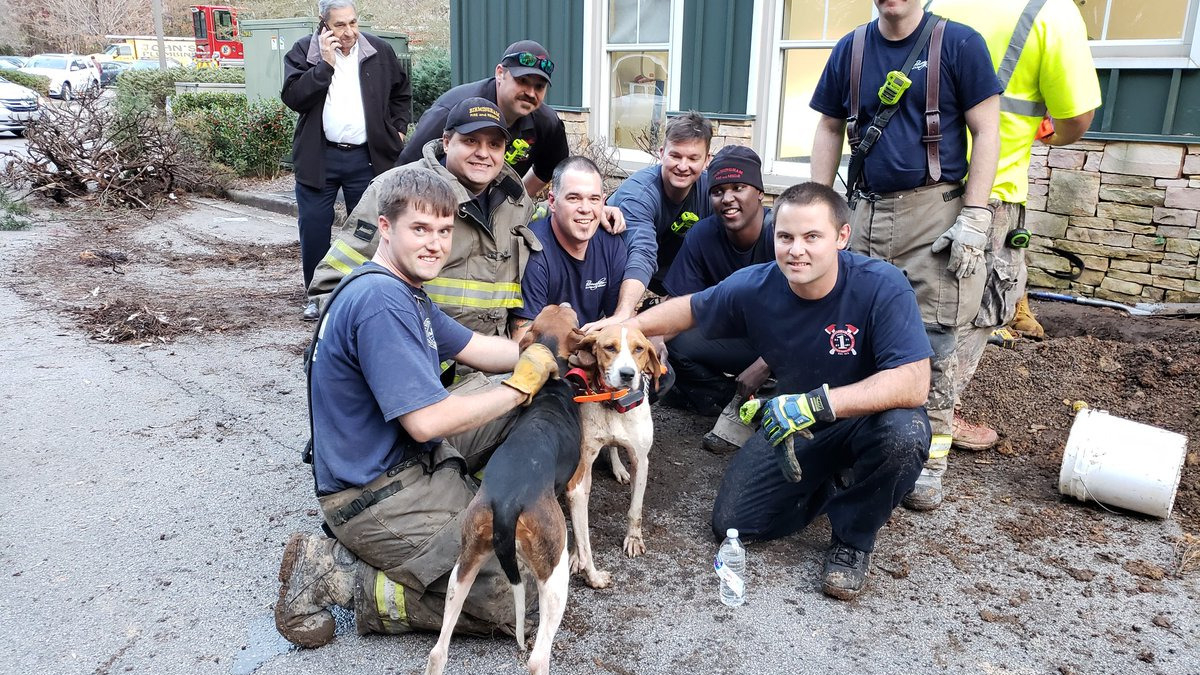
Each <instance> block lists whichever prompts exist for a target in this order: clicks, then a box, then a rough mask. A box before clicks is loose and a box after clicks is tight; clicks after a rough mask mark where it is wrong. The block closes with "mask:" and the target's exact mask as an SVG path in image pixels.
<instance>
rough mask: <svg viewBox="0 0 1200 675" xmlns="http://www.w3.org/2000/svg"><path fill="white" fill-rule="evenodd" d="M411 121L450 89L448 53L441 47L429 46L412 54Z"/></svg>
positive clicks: (416, 118)
mask: <svg viewBox="0 0 1200 675" xmlns="http://www.w3.org/2000/svg"><path fill="white" fill-rule="evenodd" d="M411 84H412V97H413V98H412V108H413V122H414V123H415V122H416V121H417V120H419V119H421V115H422V114H424V113H425V111H426V110H428V109H429V106H431V105H433V102H434V101H436V100H437V98H438V97H439V96H441V95H442V94H444V93H446V91H447V90H448V89H450V53H449V52H447V51H446V50H445V49H442V48H441V47H429V48H427V49H424V50H421V51H420V52H418V53H415V54H413V69H412V82H411Z"/></svg>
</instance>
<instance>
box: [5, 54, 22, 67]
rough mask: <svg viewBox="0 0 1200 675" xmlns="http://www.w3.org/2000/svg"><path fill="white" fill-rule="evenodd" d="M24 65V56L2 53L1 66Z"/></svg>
mask: <svg viewBox="0 0 1200 675" xmlns="http://www.w3.org/2000/svg"><path fill="white" fill-rule="evenodd" d="M23 65H25V57H24V56H2V55H0V68H20V67H21V66H23Z"/></svg>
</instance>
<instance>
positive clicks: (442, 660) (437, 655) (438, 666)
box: [425, 647, 449, 675]
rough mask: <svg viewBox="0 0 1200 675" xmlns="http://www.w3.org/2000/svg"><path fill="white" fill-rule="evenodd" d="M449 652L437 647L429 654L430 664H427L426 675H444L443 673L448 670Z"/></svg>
mask: <svg viewBox="0 0 1200 675" xmlns="http://www.w3.org/2000/svg"><path fill="white" fill-rule="evenodd" d="M447 656H449V654H448V653H447V652H443V651H441V650H439V649H438V648H437V647H434V648H433V651H431V652H429V662H428V663H426V664H425V675H442V671H443V670H445V669H446V660H447V659H446V657H447Z"/></svg>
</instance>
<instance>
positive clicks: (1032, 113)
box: [1000, 96, 1046, 117]
mask: <svg viewBox="0 0 1200 675" xmlns="http://www.w3.org/2000/svg"><path fill="white" fill-rule="evenodd" d="M1000 111H1001V112H1006V113H1012V114H1014V115H1025V116H1026V117H1045V116H1046V104H1045V103H1041V102H1039V101H1022V100H1021V99H1019V98H1012V97H1009V96H1001V97H1000Z"/></svg>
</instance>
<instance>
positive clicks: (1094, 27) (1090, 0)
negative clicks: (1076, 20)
mask: <svg viewBox="0 0 1200 675" xmlns="http://www.w3.org/2000/svg"><path fill="white" fill-rule="evenodd" d="M1075 4H1076V5H1078V6H1079V13H1080V14H1082V15H1083V22H1084V23H1085V24H1087V34H1088V39H1089V40H1099V39H1101V32H1102V31H1103V30H1104V11H1105V9H1106V8H1107V7H1108V0H1075Z"/></svg>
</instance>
